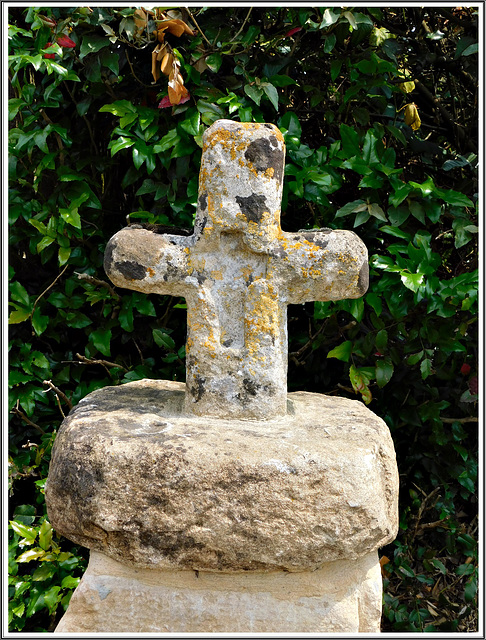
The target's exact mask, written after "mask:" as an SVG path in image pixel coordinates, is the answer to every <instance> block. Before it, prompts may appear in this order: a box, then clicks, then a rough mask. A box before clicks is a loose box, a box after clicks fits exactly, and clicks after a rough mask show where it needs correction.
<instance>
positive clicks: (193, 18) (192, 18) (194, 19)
mask: <svg viewBox="0 0 486 640" xmlns="http://www.w3.org/2000/svg"><path fill="white" fill-rule="evenodd" d="M186 9H187V13H188V14H189V15H190V16H191V20H192V21H193V22H194V24H195V25H196V29H197V30H198V31H199V33H200V34H201V35H202V37H203V38H204V40H206V42H207V43H208V45H209V46H210V47H212V46H213V45H212V44H211V43H210V42H209V40H208V39H207V38H206V36H205V35H204V33H203V32H202V29H201V27H200V26H199V25H198V23H197V20H196V18H195V17H194V16H193V15H192V13H191V10H190V9H188V8H187V7H186Z"/></svg>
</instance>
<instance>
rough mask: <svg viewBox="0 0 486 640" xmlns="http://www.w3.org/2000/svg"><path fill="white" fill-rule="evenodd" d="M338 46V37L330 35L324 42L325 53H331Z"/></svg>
mask: <svg viewBox="0 0 486 640" xmlns="http://www.w3.org/2000/svg"><path fill="white" fill-rule="evenodd" d="M335 44H336V36H335V35H334V33H330V34H329V35H328V36H327V37H326V39H325V40H324V53H331V51H332V50H333V49H334V45H335Z"/></svg>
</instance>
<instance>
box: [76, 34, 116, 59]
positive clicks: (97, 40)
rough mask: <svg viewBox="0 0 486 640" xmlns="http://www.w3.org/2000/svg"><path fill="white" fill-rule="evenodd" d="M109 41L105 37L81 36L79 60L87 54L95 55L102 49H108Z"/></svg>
mask: <svg viewBox="0 0 486 640" xmlns="http://www.w3.org/2000/svg"><path fill="white" fill-rule="evenodd" d="M109 46H110V41H109V39H108V38H107V37H106V36H98V35H89V36H83V40H82V42H81V47H80V49H79V59H80V60H82V59H83V58H84V57H85V56H87V55H88V54H89V53H96V52H97V51H100V49H103V47H109Z"/></svg>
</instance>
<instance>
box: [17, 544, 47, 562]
mask: <svg viewBox="0 0 486 640" xmlns="http://www.w3.org/2000/svg"><path fill="white" fill-rule="evenodd" d="M45 554H46V552H45V551H44V549H40V548H39V547H34V548H33V549H28V550H27V551H24V552H23V553H21V554H20V555H19V557H18V558H17V562H30V561H31V560H39V558H43V557H44V556H45Z"/></svg>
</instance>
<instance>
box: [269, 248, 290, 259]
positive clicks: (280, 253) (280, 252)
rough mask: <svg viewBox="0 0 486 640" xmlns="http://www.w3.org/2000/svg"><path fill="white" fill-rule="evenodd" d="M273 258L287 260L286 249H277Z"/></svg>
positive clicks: (273, 253) (273, 252)
mask: <svg viewBox="0 0 486 640" xmlns="http://www.w3.org/2000/svg"><path fill="white" fill-rule="evenodd" d="M272 256H273V257H274V258H286V257H287V252H286V251H285V249H284V248H283V247H276V248H275V249H274V250H273V251H272Z"/></svg>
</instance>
